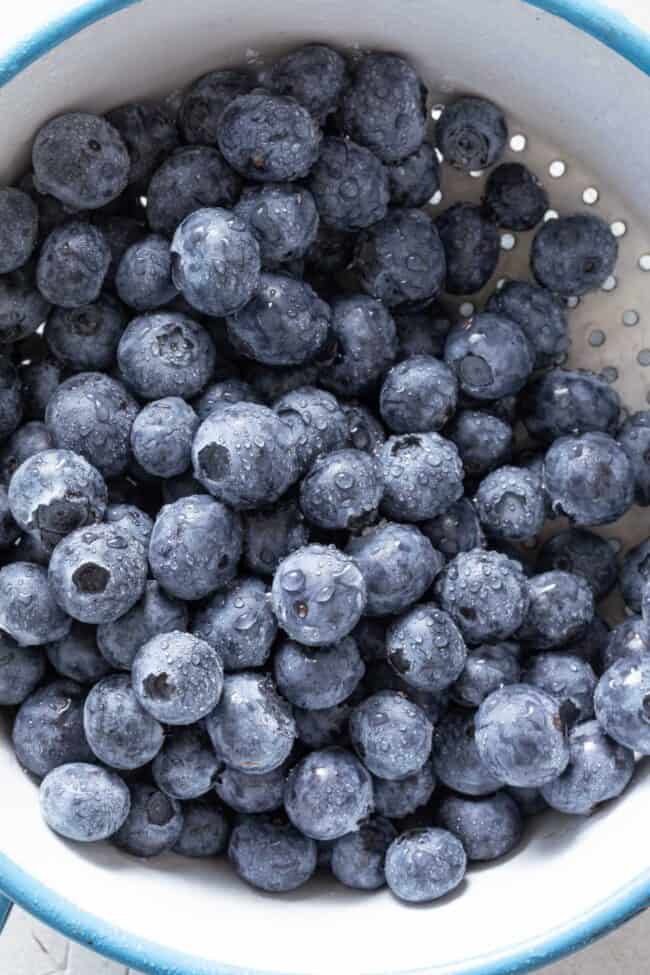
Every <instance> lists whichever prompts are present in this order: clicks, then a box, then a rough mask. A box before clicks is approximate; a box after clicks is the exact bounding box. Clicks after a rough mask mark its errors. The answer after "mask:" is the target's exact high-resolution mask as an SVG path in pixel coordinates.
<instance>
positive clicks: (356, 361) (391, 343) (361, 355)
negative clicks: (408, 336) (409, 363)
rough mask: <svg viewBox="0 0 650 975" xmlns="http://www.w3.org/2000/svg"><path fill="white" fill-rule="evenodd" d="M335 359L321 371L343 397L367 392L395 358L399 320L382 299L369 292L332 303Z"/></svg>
mask: <svg viewBox="0 0 650 975" xmlns="http://www.w3.org/2000/svg"><path fill="white" fill-rule="evenodd" d="M331 308H332V322H331V330H332V337H333V339H334V359H333V361H332V362H331V364H329V365H326V366H325V367H324V368H323V370H322V372H321V382H322V384H323V386H326V387H327V389H331V390H333V391H334V392H335V393H339V394H341V395H343V396H356V395H359V394H360V393H363V392H365V391H367V389H368V388H369V387H370V386H371V385H372V384H373V383H374V382H376V380H377V379H379V377H380V376H381V375H382V373H384V372H385V371H386V369H388V367H389V366H391V365H392V364H393V362H394V361H395V356H396V355H397V336H396V332H395V322H394V321H393V319H392V317H391V315H390V313H389V312H388V311H387V309H386V308H385V307H384V305H383V304H382V303H381V302H380V301H376V300H375V299H374V298H369V297H368V296H367V295H351V296H350V297H347V298H336V299H335V300H334V301H332V303H331Z"/></svg>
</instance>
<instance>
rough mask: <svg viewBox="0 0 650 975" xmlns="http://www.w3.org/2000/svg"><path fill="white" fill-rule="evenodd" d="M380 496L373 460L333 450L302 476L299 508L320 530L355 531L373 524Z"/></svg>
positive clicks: (380, 490) (354, 452) (359, 453)
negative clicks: (365, 525)
mask: <svg viewBox="0 0 650 975" xmlns="http://www.w3.org/2000/svg"><path fill="white" fill-rule="evenodd" d="M381 496H382V486H381V481H380V479H379V476H378V473H377V469H376V465H375V462H374V460H373V459H372V457H370V456H369V455H368V454H365V453H363V451H360V450H351V449H348V450H336V451H333V452H332V453H331V454H324V455H322V456H321V457H319V458H318V459H317V460H316V462H315V463H314V464H313V466H312V467H311V469H310V470H309V472H308V473H307V475H306V476H305V478H304V480H303V482H302V484H301V486H300V507H301V508H302V511H303V514H304V515H305V517H306V518H307V520H308V521H310V522H311V523H312V524H314V525H316V526H318V527H319V528H326V529H330V530H335V529H337V528H338V529H348V530H358V529H360V528H361V527H362V526H363V525H364V524H367V523H369V522H372V521H374V520H375V518H376V516H377V509H378V507H379V502H380V501H381Z"/></svg>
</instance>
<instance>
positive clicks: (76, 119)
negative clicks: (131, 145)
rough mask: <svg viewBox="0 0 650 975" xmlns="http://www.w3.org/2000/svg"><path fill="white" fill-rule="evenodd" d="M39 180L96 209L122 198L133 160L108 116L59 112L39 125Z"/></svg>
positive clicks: (46, 188)
mask: <svg viewBox="0 0 650 975" xmlns="http://www.w3.org/2000/svg"><path fill="white" fill-rule="evenodd" d="M32 165H33V167H34V184H35V186H36V189H37V190H38V192H39V193H50V194H51V195H52V196H54V197H56V199H57V200H60V201H61V202H62V203H63V204H65V206H67V207H69V208H70V209H71V210H96V209H97V208H98V207H102V206H105V205H106V204H107V203H110V201H111V200H114V199H116V198H117V197H118V196H119V195H120V193H121V192H122V190H123V189H125V187H126V185H127V183H128V180H129V172H130V166H131V161H130V158H129V153H128V150H127V148H126V146H125V144H124V142H123V141H122V138H121V136H120V134H119V132H118V131H117V129H115V128H114V127H113V126H112V125H110V124H109V123H108V122H107V121H106V119H103V118H100V117H99V116H98V115H91V114H90V113H88V112H68V113H67V114H65V115H57V116H56V117H55V118H53V119H50V121H49V122H46V123H45V125H43V126H42V128H40V129H39V131H38V133H37V135H36V138H35V140H34V145H33V148H32Z"/></svg>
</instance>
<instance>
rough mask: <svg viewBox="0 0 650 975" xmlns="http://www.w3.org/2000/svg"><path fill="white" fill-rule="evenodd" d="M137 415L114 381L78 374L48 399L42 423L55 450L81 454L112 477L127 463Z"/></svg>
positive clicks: (96, 374)
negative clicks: (131, 435) (57, 448)
mask: <svg viewBox="0 0 650 975" xmlns="http://www.w3.org/2000/svg"><path fill="white" fill-rule="evenodd" d="M137 413H138V404H137V402H136V400H135V399H134V398H133V396H131V394H130V393H129V392H128V390H127V389H126V388H125V387H124V386H123V385H122V383H121V382H118V380H117V379H112V378H111V377H110V376H107V375H104V374H103V373H99V372H81V373H78V374H77V375H76V376H73V377H72V378H71V379H66V381H65V382H64V383H61V385H60V386H59V387H58V389H57V390H56V392H55V393H54V394H53V395H52V396H51V397H50V399H49V401H48V404H47V408H46V410H45V424H46V426H47V428H48V430H49V432H50V434H51V436H52V440H53V441H54V444H55V446H56V447H59V448H61V449H63V450H68V451H73V452H75V453H77V454H80V455H81V456H82V457H85V458H86V460H88V461H89V462H90V463H92V464H93V465H94V466H95V467H96V468H97V470H98V471H100V473H101V474H103V475H104V476H105V477H115V476H116V475H117V474H122V473H124V471H125V470H126V467H127V464H128V463H129V459H130V446H129V435H130V432H131V425H132V423H133V421H134V419H135V417H136V415H137Z"/></svg>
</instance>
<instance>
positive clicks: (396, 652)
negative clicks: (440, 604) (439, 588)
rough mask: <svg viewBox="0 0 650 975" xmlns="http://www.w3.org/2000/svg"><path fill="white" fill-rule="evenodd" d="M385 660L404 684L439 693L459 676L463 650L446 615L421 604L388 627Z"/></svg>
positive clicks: (456, 631) (463, 663) (450, 620)
mask: <svg viewBox="0 0 650 975" xmlns="http://www.w3.org/2000/svg"><path fill="white" fill-rule="evenodd" d="M386 657H387V660H388V662H389V664H390V665H391V667H392V668H393V670H395V671H396V672H397V673H398V674H399V676H400V677H402V678H403V679H404V680H405V681H406V683H407V684H409V685H411V686H412V687H415V688H417V689H418V690H423V691H442V690H444V689H445V688H446V687H449V686H450V685H451V684H453V682H454V681H455V680H456V678H457V677H459V676H460V674H461V673H462V670H463V667H464V666H465V660H466V657H467V647H466V646H465V641H464V640H463V638H462V636H461V634H460V631H459V630H458V628H457V627H456V625H455V623H454V622H453V620H452V619H451V617H450V616H448V615H447V613H445V612H443V611H442V610H440V609H438V608H437V606H435V605H434V604H433V603H421V604H420V605H419V606H415V607H413V609H411V610H409V611H408V612H407V613H405V614H404V615H403V616H400V617H399V618H398V619H397V620H395V621H394V622H393V623H391V625H390V626H389V627H388V631H387V634H386Z"/></svg>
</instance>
